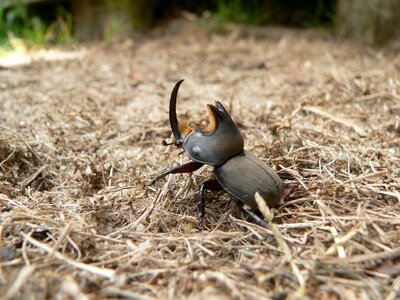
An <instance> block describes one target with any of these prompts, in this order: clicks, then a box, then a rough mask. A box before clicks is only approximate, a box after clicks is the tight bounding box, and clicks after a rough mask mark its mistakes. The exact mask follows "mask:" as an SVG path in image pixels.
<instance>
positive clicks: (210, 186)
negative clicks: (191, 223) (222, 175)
mask: <svg viewBox="0 0 400 300" xmlns="http://www.w3.org/2000/svg"><path fill="white" fill-rule="evenodd" d="M206 190H208V191H222V190H223V188H222V186H221V185H220V184H219V182H218V181H217V180H215V179H211V180H207V181H205V182H203V183H202V184H201V186H200V191H199V202H198V208H199V229H200V230H203V223H204V220H205V218H206V201H205V197H204V193H205V191H206Z"/></svg>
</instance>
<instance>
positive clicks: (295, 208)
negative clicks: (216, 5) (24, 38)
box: [0, 22, 400, 299]
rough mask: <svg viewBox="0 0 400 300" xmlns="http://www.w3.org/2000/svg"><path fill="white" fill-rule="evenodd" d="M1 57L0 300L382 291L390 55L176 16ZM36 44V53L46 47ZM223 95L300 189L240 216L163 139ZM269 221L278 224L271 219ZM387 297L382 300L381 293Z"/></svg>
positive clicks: (387, 252)
mask: <svg viewBox="0 0 400 300" xmlns="http://www.w3.org/2000/svg"><path fill="white" fill-rule="evenodd" d="M48 54H49V53H44V54H43V53H42V54H36V56H35V57H36V58H37V57H39V58H37V59H35V60H34V61H33V62H32V63H31V64H28V65H25V66H20V67H13V68H2V69H0V122H1V123H0V124H1V125H0V167H1V169H0V180H1V182H0V209H1V215H0V222H1V223H0V233H1V235H0V237H1V240H0V257H1V262H0V295H3V297H5V298H10V299H45V298H56V299H105V298H133V299H166V298H169V299H176V298H181V299H183V298H192V299H232V298H233V299H265V298H267V299H268V298H271V299H286V298H289V299H293V298H296V297H299V298H301V297H308V298H311V299H353V298H358V299H396V298H398V297H399V294H398V293H399V290H400V206H399V205H400V173H399V169H400V159H399V156H400V147H399V141H400V124H399V123H400V79H399V78H400V55H399V54H398V53H397V54H396V53H393V52H390V51H386V50H377V49H370V48H368V47H364V46H362V45H359V44H357V43H353V42H349V41H342V40H336V39H333V38H330V37H328V36H326V35H324V34H322V33H318V32H304V31H295V30H282V29H255V30H253V29H244V28H238V27H232V28H230V29H229V30H227V32H225V33H224V34H222V35H221V34H220V33H216V32H212V31H210V30H207V29H204V28H202V27H199V26H195V25H190V24H183V23H182V22H177V23H174V24H172V25H171V26H170V27H169V28H168V29H166V30H164V31H159V32H157V33H153V34H152V35H150V37H147V38H146V39H136V40H127V41H122V42H115V43H112V44H110V45H88V46H80V47H78V48H77V49H76V50H74V51H73V55H69V56H68V59H61V60H54V61H49V60H48ZM50 54H51V53H50ZM181 78H185V79H186V81H185V82H184V84H183V85H182V87H181V92H180V98H179V103H178V111H179V113H180V115H181V117H183V116H186V117H188V118H189V119H191V120H192V121H194V122H197V123H198V124H199V123H200V126H204V125H205V124H206V122H207V117H206V114H205V105H206V103H210V102H212V101H213V100H214V99H220V100H221V101H222V102H223V103H225V104H226V106H227V107H228V108H229V109H230V111H231V114H232V117H233V118H234V120H235V121H236V122H237V123H238V125H239V127H240V129H241V130H242V132H243V134H244V136H245V139H246V144H245V147H246V148H247V149H249V150H251V151H252V152H254V153H255V154H257V155H258V156H259V157H260V158H261V159H262V160H264V161H265V163H266V164H268V165H270V166H274V167H275V168H277V169H285V170H286V171H287V172H289V173H291V174H292V175H293V176H294V177H295V178H296V180H295V181H294V182H296V185H297V190H296V191H295V192H293V194H292V195H291V197H290V198H289V199H287V202H286V203H285V204H284V205H283V206H282V207H278V208H276V209H273V213H274V219H273V222H272V226H271V230H265V229H263V228H261V227H259V226H257V225H255V224H254V223H253V222H252V221H251V220H249V219H247V218H246V217H245V216H244V215H241V213H240V212H238V211H237V209H236V208H235V201H233V199H232V198H231V197H230V196H228V195H227V194H226V193H223V192H220V193H216V194H213V193H209V194H208V202H207V204H208V206H207V221H206V224H205V225H206V227H207V230H205V231H203V232H199V231H198V230H197V227H196V226H197V219H196V216H197V190H198V187H199V184H200V183H201V182H202V181H203V180H205V179H206V178H208V177H209V176H211V175H212V174H211V168H209V167H208V168H205V169H202V170H200V171H198V172H196V173H195V174H193V175H191V176H190V175H188V174H184V175H173V176H170V177H167V178H166V180H161V181H160V182H158V183H157V185H156V186H155V187H146V183H147V182H149V180H150V179H151V178H152V177H154V176H155V175H156V174H158V173H159V172H161V171H163V170H165V169H166V168H169V167H171V166H172V165H175V164H178V163H180V162H184V161H187V160H188V159H187V157H186V156H185V155H180V156H178V154H179V152H180V151H179V150H177V149H175V148H174V147H167V148H166V147H164V146H162V145H161V140H162V139H163V138H168V137H169V136H170V133H171V132H170V128H169V123H168V115H167V112H168V100H169V95H170V92H171V89H172V87H173V85H174V84H175V82H176V81H177V80H179V79H181ZM275 225H276V226H275ZM396 293H397V296H396Z"/></svg>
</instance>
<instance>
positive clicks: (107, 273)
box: [22, 234, 115, 279]
mask: <svg viewBox="0 0 400 300" xmlns="http://www.w3.org/2000/svg"><path fill="white" fill-rule="evenodd" d="M22 236H23V237H24V239H25V240H26V241H28V242H29V243H31V244H32V245H34V246H36V247H38V248H39V249H42V250H44V251H46V252H47V253H48V254H50V255H52V256H54V257H55V258H57V259H59V260H61V261H63V262H65V263H67V264H68V265H70V266H72V267H74V268H77V269H80V270H83V271H86V272H89V273H92V274H94V275H98V276H102V277H106V278H109V279H112V278H113V277H114V275H115V270H112V269H107V268H98V267H95V266H91V265H88V264H84V263H81V262H78V261H75V260H73V259H71V258H68V257H66V256H65V255H63V254H61V253H60V252H58V251H53V249H52V248H51V247H49V246H47V245H46V244H43V243H41V242H39V241H37V240H35V239H33V238H31V237H30V236H28V235H26V234H22Z"/></svg>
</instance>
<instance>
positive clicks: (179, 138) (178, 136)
mask: <svg viewBox="0 0 400 300" xmlns="http://www.w3.org/2000/svg"><path fill="white" fill-rule="evenodd" d="M183 80H184V79H182V80H179V81H178V82H177V83H176V84H175V86H174V89H173V90H172V93H171V99H170V101H169V123H170V124H171V129H172V133H173V134H174V137H175V141H174V142H173V144H174V145H175V146H180V145H182V144H183V142H184V140H185V137H184V135H183V134H182V132H181V130H180V128H179V122H178V117H177V116H176V99H177V97H178V91H179V87H180V85H181V83H182V82H183Z"/></svg>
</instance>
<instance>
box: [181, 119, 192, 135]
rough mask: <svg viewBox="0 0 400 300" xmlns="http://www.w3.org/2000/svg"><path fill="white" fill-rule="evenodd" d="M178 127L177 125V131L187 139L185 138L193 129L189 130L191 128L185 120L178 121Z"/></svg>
mask: <svg viewBox="0 0 400 300" xmlns="http://www.w3.org/2000/svg"><path fill="white" fill-rule="evenodd" d="M178 125H179V130H180V132H182V134H183V135H184V136H185V137H187V136H188V135H189V134H190V133H191V132H192V131H193V128H191V127H190V126H189V125H188V122H187V121H186V120H182V121H180V122H179V124H178Z"/></svg>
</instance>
